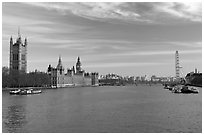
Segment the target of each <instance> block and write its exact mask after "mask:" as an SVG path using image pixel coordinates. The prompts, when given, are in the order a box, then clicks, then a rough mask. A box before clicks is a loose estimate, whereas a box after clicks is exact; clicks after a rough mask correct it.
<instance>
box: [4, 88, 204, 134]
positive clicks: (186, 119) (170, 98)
mask: <svg viewBox="0 0 204 135" xmlns="http://www.w3.org/2000/svg"><path fill="white" fill-rule="evenodd" d="M199 90H200V93H199V94H174V93H171V92H170V91H168V90H165V89H163V87H162V86H161V85H155V86H146V85H144V86H122V87H120V86H103V87H77V88H61V89H47V90H43V93H41V94H36V95H9V92H8V91H3V92H2V130H3V131H2V132H3V133H5V132H14V133H19V132H25V133H107V132H108V133H118V132H121V133H123V132H125V133H149V132H153V133H160V132H164V133H172V132H173V133H174V132H175V133H178V132H194V133H197V132H202V92H201V91H202V90H201V88H199Z"/></svg>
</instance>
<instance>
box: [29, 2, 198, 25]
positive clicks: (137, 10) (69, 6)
mask: <svg viewBox="0 0 204 135" xmlns="http://www.w3.org/2000/svg"><path fill="white" fill-rule="evenodd" d="M27 4H30V5H33V6H38V7H43V8H45V9H48V10H56V11H58V12H59V13H61V14H63V15H66V14H70V13H72V14H74V15H76V16H80V17H83V18H87V19H90V20H99V21H108V22H111V21H113V20H111V19H116V20H121V21H125V22H127V21H128V22H146V23H161V20H160V19H161V17H160V16H161V15H162V18H163V20H162V21H165V19H166V21H165V22H166V23H168V20H169V17H170V19H174V20H175V19H178V20H179V19H180V20H182V19H186V20H189V21H193V22H201V21H202V11H201V10H202V9H201V5H202V4H201V3H199V2H192V3H188V2H184V3H178V2H177V3H176V2H174V3H172V2H171V3H170V2H163V3H158V2H148V3H147V2H146V3H140V2H135V3H125V2H122V3H120V2H106V3H101V2H85V3H70V2H69V3H27ZM141 7H142V8H141ZM144 7H145V8H144ZM146 9H148V10H146ZM158 18H160V19H159V20H158Z"/></svg>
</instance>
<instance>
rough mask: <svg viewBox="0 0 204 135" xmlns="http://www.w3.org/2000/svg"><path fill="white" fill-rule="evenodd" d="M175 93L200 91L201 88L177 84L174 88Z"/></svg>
mask: <svg viewBox="0 0 204 135" xmlns="http://www.w3.org/2000/svg"><path fill="white" fill-rule="evenodd" d="M172 92H173V93H199V90H198V89H197V88H196V87H193V86H182V85H176V86H174V87H173V89H172Z"/></svg>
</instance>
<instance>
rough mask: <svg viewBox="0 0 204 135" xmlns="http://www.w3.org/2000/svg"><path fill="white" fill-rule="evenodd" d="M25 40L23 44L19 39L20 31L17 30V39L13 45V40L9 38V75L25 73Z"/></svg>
mask: <svg viewBox="0 0 204 135" xmlns="http://www.w3.org/2000/svg"><path fill="white" fill-rule="evenodd" d="M27 45H28V42H27V39H26V38H25V40H24V42H23V41H22V39H21V35H20V30H18V38H17V39H16V42H15V43H14V41H13V38H12V36H11V38H10V63H9V64H10V67H9V69H10V73H12V72H20V73H26V72H27Z"/></svg>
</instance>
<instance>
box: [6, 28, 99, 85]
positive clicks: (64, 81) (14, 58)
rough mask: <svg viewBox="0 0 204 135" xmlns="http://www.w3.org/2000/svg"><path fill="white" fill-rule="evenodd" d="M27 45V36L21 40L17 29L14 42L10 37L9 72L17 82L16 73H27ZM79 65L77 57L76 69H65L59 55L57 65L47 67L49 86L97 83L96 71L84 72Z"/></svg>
mask: <svg viewBox="0 0 204 135" xmlns="http://www.w3.org/2000/svg"><path fill="white" fill-rule="evenodd" d="M27 46H28V42H27V38H25V39H24V40H22V38H21V34H20V29H18V37H17V39H16V42H14V40H13V37H12V36H11V38H10V62H9V70H10V71H9V72H10V74H11V76H12V78H13V79H14V80H15V81H16V82H15V83H18V80H19V78H18V74H25V73H27ZM81 66H82V64H81V61H80V58H79V57H78V58H77V63H76V70H75V67H74V66H73V67H72V68H71V69H67V70H65V68H64V67H63V65H62V60H61V57H59V61H58V64H57V67H56V68H54V67H52V66H51V65H49V66H48V69H47V73H48V75H49V77H50V85H51V87H66V86H93V85H94V86H96V85H98V73H96V72H94V73H86V72H85V71H84V70H82V67H81ZM66 71H67V72H66ZM65 72H66V73H65Z"/></svg>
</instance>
